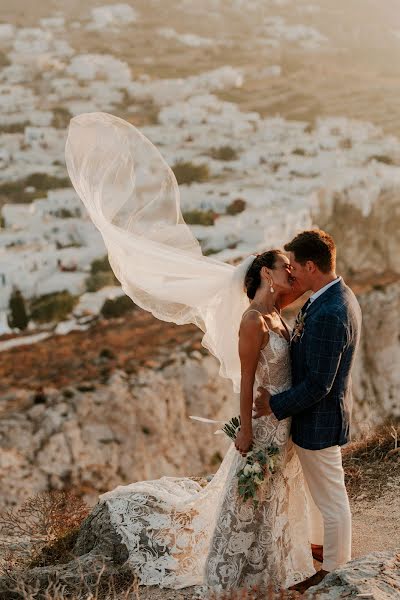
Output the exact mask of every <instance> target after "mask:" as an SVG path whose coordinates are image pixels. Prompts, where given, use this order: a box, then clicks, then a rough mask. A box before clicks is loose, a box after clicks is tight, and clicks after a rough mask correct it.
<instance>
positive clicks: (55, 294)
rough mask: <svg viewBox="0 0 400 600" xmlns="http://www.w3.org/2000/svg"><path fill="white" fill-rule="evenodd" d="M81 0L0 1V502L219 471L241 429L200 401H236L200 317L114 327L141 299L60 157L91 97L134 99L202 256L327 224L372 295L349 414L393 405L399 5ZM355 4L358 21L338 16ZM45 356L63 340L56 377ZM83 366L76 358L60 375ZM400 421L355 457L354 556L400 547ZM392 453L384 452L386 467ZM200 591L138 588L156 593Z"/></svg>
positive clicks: (372, 422) (360, 419) (222, 406)
mask: <svg viewBox="0 0 400 600" xmlns="http://www.w3.org/2000/svg"><path fill="white" fill-rule="evenodd" d="M357 1H358V0H357ZM385 1H386V0H385ZM6 2H7V3H8V2H9V0H6ZM387 2H388V3H390V2H391V0H387ZM81 4H82V6H79V7H77V6H74V7H69V6H68V7H67V6H66V7H65V9H63V10H55V9H54V8H53V5H52V4H51V3H50V2H49V3H48V5H49V6H48V7H47V6H46V3H43V6H41V7H40V8H38V7H36V8H35V7H34V6H33V4H32V5H31V4H30V3H29V6H28V4H27V6H26V12H23V11H20V12H19V13H18V14H16V16H15V18H14V19H7V14H8V12H10V11H11V12H12V6H11V4H9V7H7V6H6V5H5V7H4V9H2V8H1V6H0V361H1V360H2V358H3V372H4V373H5V375H4V382H3V389H4V387H5V386H6V384H7V382H8V381H12V382H13V385H12V387H10V389H7V390H5V391H4V393H3V392H2V395H3V398H2V404H1V405H0V414H1V420H0V441H1V446H2V448H1V449H0V481H1V486H0V501H1V503H3V504H4V505H5V506H7V507H9V506H16V505H18V503H20V502H22V501H23V500H25V499H26V498H27V497H28V496H29V493H33V492H34V493H40V492H43V491H45V490H69V489H73V490H79V491H80V493H81V496H82V498H83V499H84V500H85V501H86V502H88V503H89V505H91V506H93V505H94V504H95V503H96V501H97V498H98V495H99V493H103V492H105V491H107V490H108V489H112V488H113V487H114V486H116V485H119V484H121V483H128V482H130V481H133V480H140V479H149V478H157V477H162V476H163V475H167V476H177V475H181V474H182V473H187V472H190V473H193V475H194V476H204V475H205V474H207V475H209V473H210V472H213V471H215V470H216V469H217V467H218V465H219V463H220V462H221V460H222V457H223V455H224V452H225V450H226V447H227V446H226V444H225V443H224V440H221V439H220V437H217V438H215V437H214V436H213V431H214V429H210V428H209V426H205V429H203V428H202V426H199V425H198V424H197V425H194V424H193V423H189V421H190V420H189V415H190V414H193V413H194V414H202V415H204V416H209V417H212V418H216V419H226V418H229V417H230V416H232V414H234V411H236V410H237V398H236V397H235V396H234V395H233V394H232V390H231V386H230V384H229V383H228V382H227V381H226V380H223V379H222V378H221V377H219V375H218V365H217V363H216V360H215V359H214V358H213V357H212V356H209V355H208V354H207V352H206V351H205V350H204V348H202V347H201V343H200V334H199V335H197V334H193V331H192V330H190V329H188V330H187V331H184V333H183V334H181V335H179V334H178V333H176V331H175V330H171V331H170V330H169V329H168V330H167V328H166V325H165V324H161V325H159V324H154V321H155V320H154V319H152V317H151V316H149V315H147V314H144V313H143V315H142V316H140V315H139V317H138V318H137V320H135V318H133V320H130V321H127V323H128V325H127V328H129V327H137V328H138V332H139V333H138V338H137V339H135V331H132V332H130V333H129V335H130V337H129V338H127V340H128V342H129V344H130V345H129V347H128V348H127V349H126V350H125V349H124V348H122V349H121V346H122V345H123V343H122V342H121V344H120V346H119V345H118V343H119V342H118V337H121V338H122V332H123V330H124V327H125V325H124V318H125V316H126V315H129V314H131V313H130V311H132V309H133V308H135V307H133V306H132V303H131V302H130V301H129V300H128V299H127V298H126V297H125V295H124V293H123V291H122V289H121V287H120V285H119V282H118V280H117V279H116V277H115V276H114V274H113V272H112V270H111V268H110V265H109V263H108V259H107V253H106V248H105V246H104V243H103V240H102V238H101V236H100V234H99V232H98V231H97V230H96V228H95V227H94V225H93V223H92V221H91V220H90V218H89V216H88V215H87V213H86V210H85V208H84V206H83V204H82V202H81V200H80V199H79V197H78V195H77V194H76V192H75V190H74V189H73V187H72V184H71V182H70V180H69V177H68V173H67V169H66V165H65V158H64V152H65V142H66V137H67V131H68V125H69V121H70V119H71V118H72V117H74V116H76V115H79V114H81V113H84V112H93V111H104V112H109V113H112V114H115V115H117V116H118V117H121V118H124V119H126V120H128V121H129V122H130V123H132V124H133V125H134V126H136V127H137V128H138V129H139V130H140V131H141V132H142V133H143V134H144V135H145V136H146V137H147V138H148V139H149V140H150V141H151V142H152V143H153V144H154V145H155V146H156V147H157V149H158V150H159V151H160V153H161V155H162V156H163V158H164V159H165V161H166V162H167V163H168V165H169V166H170V167H171V169H172V170H173V171H174V173H175V176H176V179H177V182H178V184H179V191H180V197H181V210H182V213H183V217H184V219H185V221H186V222H187V223H188V224H189V225H190V227H191V228H192V230H193V232H194V234H195V236H196V238H197V239H198V240H199V241H200V244H201V248H202V251H203V253H204V254H205V255H207V256H212V257H213V258H217V259H219V260H223V261H227V262H230V263H232V264H236V263H237V262H239V261H240V260H241V259H243V258H245V257H246V256H248V255H249V254H251V253H254V252H261V251H263V250H266V249H268V248H274V247H282V246H283V244H284V243H285V242H286V241H288V240H289V239H290V238H291V237H292V236H293V235H294V234H295V233H296V232H298V231H300V230H302V229H305V228H311V227H313V226H319V227H322V228H325V229H326V230H327V231H330V232H331V233H332V234H333V236H334V237H335V239H336V241H337V244H338V270H339V273H340V274H341V275H343V277H344V278H345V280H346V281H347V282H348V283H349V284H350V285H351V287H352V288H353V289H354V291H355V292H356V294H357V297H358V300H359V302H360V304H361V307H362V310H363V319H364V321H363V328H364V330H363V339H362V344H361V347H360V351H359V355H358V358H357V364H356V367H355V374H354V378H353V394H354V401H355V410H354V423H355V430H356V432H357V434H360V435H361V434H363V433H365V432H367V433H368V432H370V431H371V430H372V429H373V428H374V427H375V426H377V425H378V426H380V425H382V424H386V423H388V422H389V421H390V423H392V421H393V423H397V422H398V419H399V418H400V404H399V399H398V389H399V385H400V371H399V369H398V365H399V361H400V346H399V339H400V322H399V319H398V314H399V309H400V258H399V256H400V237H399V233H398V232H399V230H400V229H399V228H400V126H399V122H400V120H399V116H400V114H399V113H396V108H393V107H397V105H398V100H397V99H398V94H399V93H400V86H399V84H398V81H399V78H398V77H397V71H396V69H397V66H396V65H398V64H400V61H398V60H397V61H396V60H395V57H396V54H395V53H396V52H397V53H398V54H397V57H399V55H400V21H399V20H398V19H397V18H396V19H394V18H393V19H392V20H390V19H387V17H386V15H385V14H384V11H383V10H382V11H381V18H382V21H380V20H379V18H378V16H377V17H376V23H373V24H371V23H368V24H367V25H365V23H364V22H363V23H362V24H359V23H358V14H359V13H358V12H357V11H359V10H361V8H360V6H361V5H360V6H359V5H358V4H357V2H356V4H357V6H355V7H350V6H349V7H341V6H338V5H337V3H335V2H331V1H329V2H326V3H322V2H316V1H315V2H312V1H306V0H304V1H300V2H296V1H294V0H233V1H232V2H229V3H227V2H224V1H223V0H204V1H202V2H193V1H192V0H168V2H165V1H164V0H148V1H145V0H137V1H130V2H128V3H114V4H113V3H107V4H102V3H101V2H98V1H94V0H93V1H90V2H89V1H88V2H87V3H86V2H82V3H81ZM372 4H373V3H372ZM347 10H348V11H349V12H348V13H346V11H347ZM7 11H8V12H7ZM352 11H353V12H352ZM379 12H380V11H377V13H376V14H377V15H378V13H379ZM344 15H347V16H346V18H347V17H348V19H349V23H350V22H351V25H352V27H354V31H357V35H354V37H352V36H350V35H349V33H348V31H347V30H346V29H345V27H343V28H342V24H343V23H344V22H345V17H344ZM384 19H386V20H385V21H384ZM325 23H329V24H330V26H324V24H325ZM383 23H385V27H383ZM364 25H365V27H364ZM349 27H350V26H349ZM342 29H343V31H342ZM346 36H347V37H346ZM357 36H358V37H357ZM347 38H348V39H349V40H350V39H351V44H350V42H349V44H350V45H349V47H345V41H346V40H347ZM383 40H384V41H383ZM369 42H371V46H373V48H374V49H375V48H376V47H378V45H379V44H381V47H382V52H383V53H385V54H384V60H383V59H382V62H384V63H385V66H384V68H385V69H387V70H386V71H384V69H383V67H382V75H381V78H379V77H378V75H377V73H378V72H379V66H380V63H379V61H378V59H376V63H375V62H374V60H372V59H371V60H370V61H369V63H368V68H370V72H369V71H368V68H367V67H365V77H358V73H357V72H356V68H355V66H354V67H352V66H351V61H350V59H349V56H352V53H353V52H354V55H356V54H357V51H358V50H357V49H356V47H358V46H360V45H362V44H368V43H369ZM374 52H375V50H374ZM346 53H347V54H346ZM357 56H358V55H357ZM391 56H393V57H394V58H393V61H392V63H391V62H390V60H388V57H391ZM354 60H356V59H354ZM357 60H359V57H358V58H357ZM360 61H361V59H360ZM367 62H368V61H367ZM320 65H322V66H320ZM360 65H361V66H360ZM364 66H365V64H364V63H363V62H362V61H361V62H359V63H357V68H360V69H361V68H364ZM352 69H353V70H352ZM374 69H375V70H374ZM390 69H392V70H390ZM346 86H349V88H348V90H347V93H346ZM295 308H296V310H297V307H295ZM378 310H379V318H378V317H377V311H378ZM137 312H138V313H140V311H139V310H138V311H137ZM294 314H295V312H294V311H292V312H290V311H289V312H288V315H287V317H288V319H289V320H290V319H292V318H293V316H294ZM164 326H165V328H164V329H163V327H164ZM113 327H114V330H113ZM97 328H98V329H97ZM146 329H148V331H149V333H146ZM177 329H179V328H177ZM193 329H194V328H193ZM164 330H165V339H166V340H167V342H168V344H167V343H166V345H165V348H164V347H162V344H163V340H164V338H163V335H164ZM103 331H104V332H105V333H104V334H103V333H101V332H103ZM74 335H76V336H80V337H76V338H74V337H72V336H74ZM101 336H104V337H101ZM153 336H154V340H153V341H152V337H153ZM123 339H125V338H123ZM160 340H161V342H160V343H161V347H156V344H158V342H159V341H160ZM64 343H65V344H66V351H65V354H66V356H71V359H70V362H71V365H72V366H71V371H68V372H66V375H65V377H64V379H63V380H62V381H63V383H62V385H61V384H59V383H58V382H59V380H60V381H61V379H57V377H58V373H56V371H57V370H60V368H59V366H56V367H52V365H51V364H50V363H51V360H49V356H50V357H51V355H52V353H53V354H54V357H55V359H56V358H57V361H58V360H59V357H58V356H57V357H56V349H57V346H59V348H60V349H61V347H62V345H63V344H64ZM152 343H153V344H154V346H152ZM42 344H43V346H42ZM44 344H49V345H48V346H45V345H44ZM113 344H114V345H113ZM97 345H98V347H97ZM93 347H96V349H95V351H94V350H93ZM24 348H25V349H26V351H27V354H26V355H24V354H23V349H24ZM77 348H79V349H80V351H81V352H82V355H84V354H85V353H86V352H87V354H88V358H87V363H93V364H95V365H96V368H97V367H98V371H95V370H93V371H91V370H90V369H87V371H85V370H84V369H83V368H82V370H81V371H80V370H79V369H80V368H81V367H82V364H83V363H84V362H85V360H86V359H85V357H79V356H78V357H75V353H76V354H79V353H80V351H78V350H77ZM143 348H144V349H143ZM136 350H137V354H138V357H136V355H135V356H134V359H135V360H133V361H132V363H134V365H133V367H132V368H131V369H128V368H127V369H125V365H126V364H129V365H131V363H130V362H129V360H130V359H129V360H128V359H126V355H128V354H129V353H131V354H132V355H134V354H135V352H136ZM35 352H37V357H36V358H35V357H34V356H33V355H34V353H35ZM119 352H120V353H121V355H123V360H122V359H121V361H119V360H118V358H119V356H118V353H119ZM14 353H15V354H14ZM60 354H61V350H60ZM89 355H90V356H89ZM93 357H94V358H93ZM136 358H137V360H136ZM139 359H140V360H139ZM25 360H26V361H27V365H29V366H27V369H29V368H32V365H33V368H34V369H35V368H36V370H37V373H36V371H34V373H33V374H32V376H31V377H30V378H29V377H26V379H24V381H23V382H22V383H21V384H20V383H19V381H18V378H19V374H18V373H19V372H21V373H22V367H21V366H20V365H18V367H19V369H20V371H18V372H16V373H17V374H16V375H13V374H12V372H11V371H12V369H11V368H9V364H11V365H12V364H13V362H14V361H15V364H16V363H23V362H24V361H25ZM41 360H42V361H47V360H49V373H51V375H49V376H48V377H47V375H46V376H44V375H43V372H44V368H43V370H40V369H39V367H38V365H39V364H40V361H41ZM68 360H69V359H68V358H67V359H64V363H63V362H62V361H61V360H60V362H57V361H56V360H55V363H54V364H55V365H59V364H61V365H62V364H66V362H67V361H68ZM124 360H125V362H124ZM35 361H36V362H35ZM135 361H136V362H135ZM121 365H122V366H121ZM51 367H52V368H51ZM74 369H76V371H77V373H78V374H79V375H76V378H75V379H73V380H72V378H71V381H70V382H68V385H67V384H66V383H65V381H64V380H67V379H68V377H69V376H70V373H72V372H73V370H74ZM81 372H84V373H85V376H82V381H81V380H80V379H79V378H80V373H81ZM87 373H89V375H90V373H95V375H93V378H92V379H90V377H89V375H87ZM98 373H101V376H98ZM51 377H53V380H52V379H51ZM15 382H16V383H15ZM56 382H57V383H56ZM171 405H173V406H174V408H175V410H174V411H171V408H170V407H171ZM207 427H208V429H207ZM396 427H397V426H396ZM396 427H394V426H393V425H392V429H393V431H391V434H390V435H391V436H392V437H391V438H390V444H391V445H390V449H389V447H388V448H386V446H385V454H384V453H383V450H382V452H381V453H379V452H376V455H374V462H373V464H372V465H363V464H362V460H363V459H358V458H357V457H356V458H355V459H354V461H353V462H352V463H351V468H353V470H354V473H353V472H352V473H353V474H352V476H351V477H352V479H351V485H352V486H353V487H352V488H351V490H352V491H351V502H352V510H353V511H354V523H355V532H356V533H355V536H356V537H355V549H356V550H355V552H356V556H357V557H361V556H364V554H366V553H367V552H372V551H374V552H375V551H379V552H384V551H386V550H390V552H391V555H390V560H392V553H393V548H394V547H395V545H396V544H395V540H394V537H395V536H394V534H393V532H394V531H395V528H396V523H398V519H399V518H400V506H399V502H398V499H399V494H398V489H399V486H400V473H399V471H398V468H399V467H398V462H396V460H397V461H398V456H399V455H398V453H397V450H398V446H399V443H398V435H399V430H398V427H397V429H396ZM177 432H178V433H179V435H178V436H177ZM204 432H206V433H204ZM177 438H179V440H178V439H177ZM392 438H393V439H392ZM385 443H386V442H385ZM382 444H383V442H382ZM392 446H393V449H394V450H395V452H394V453H392V454H390V452H391V451H392ZM382 447H383V446H382ZM388 455H389V458H388ZM357 456H358V455H357ZM357 460H360V462H359V463H357ZM368 460H369V459H368ZM360 465H361V466H360ZM381 465H384V468H382V469H381ZM362 468H363V469H364V470H363V471H362V475H363V478H362V480H361V478H360V473H361V469H362ZM368 468H369V470H368ZM357 469H358V471H357ZM380 469H381V470H382V473H383V471H385V473H386V471H387V470H389V469H391V470H392V477H391V479H390V480H389V482H386V481H385V482H384V483H382V481H383V479H382V481H381V479H379V472H380ZM357 477H358V479H357ZM382 477H383V475H382ZM378 480H379V482H378V483H376V481H378ZM354 482H355V483H354ZM378 485H379V494H378V492H377V491H376V487H375V486H378ZM377 494H378V496H379V501H378V500H376V496H377ZM388 507H389V508H388ZM383 512H385V515H384V516H382V513H383ZM366 523H367V524H368V527H365V525H366ZM364 529H366V530H368V531H364ZM0 537H1V536H0ZM388 561H389V559H388ZM385 564H386V563H385ZM390 564H391V563H390ZM0 566H1V561H0ZM368 568H369V567H368ZM388 568H389V567H388ZM371 569H372V567H371ZM390 572H391V571H390ZM396 577H397V575H396ZM396 581H397V580H396ZM399 586H400V583H399ZM0 587H1V586H0ZM366 589H367V588H366V587H365V586H364V587H362V586H361V587H360V588H357V592H358V593H359V594H361V595H360V597H370V596H362V594H363V593H369V592H368V590H367V592H365V590H366ZM399 589H400V587H399ZM0 592H1V590H0ZM343 593H344V592H343ZM146 594H148V595H146ZM195 597H196V596H193V595H191V592H190V591H188V592H187V593H186V592H183V591H182V594H181V595H180V594H177V595H175V596H168V595H165V596H164V595H157V594H156V593H153V592H152V591H151V589H150V590H149V591H148V592H143V600H158V599H163V600H169V599H170V598H177V600H189V598H195ZM330 597H331V596H329V598H330ZM339 597H340V598H341V597H342V596H332V598H339ZM371 597H372V596H371ZM387 597H388V598H389V596H387ZM394 597H395V596H393V598H394ZM140 598H142V595H141V596H140ZM326 598H328V596H326ZM377 598H378V596H377ZM380 598H381V597H379V599H380ZM382 598H384V600H386V596H382ZM390 598H391V597H390Z"/></svg>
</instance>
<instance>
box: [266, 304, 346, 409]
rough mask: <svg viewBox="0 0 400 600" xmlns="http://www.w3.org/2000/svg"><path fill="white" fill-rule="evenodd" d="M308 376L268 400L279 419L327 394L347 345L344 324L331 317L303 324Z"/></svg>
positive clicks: (333, 316) (314, 402)
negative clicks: (305, 331) (305, 335)
mask: <svg viewBox="0 0 400 600" xmlns="http://www.w3.org/2000/svg"><path fill="white" fill-rule="evenodd" d="M307 328H308V331H307V337H308V339H307V343H306V344H305V346H306V349H305V352H306V365H307V376H306V378H305V379H304V381H302V382H301V383H299V384H298V385H295V386H293V387H292V388H290V389H289V390H287V391H286V392H282V393H280V394H276V395H275V396H272V397H271V399H270V407H271V409H272V412H273V413H274V415H275V416H276V417H277V419H279V420H282V419H286V418H287V417H291V416H293V415H296V414H297V413H300V412H302V411H303V410H306V409H307V408H309V407H310V406H313V405H314V404H317V402H320V401H321V400H322V399H323V398H324V397H325V396H327V394H329V392H330V390H331V388H332V385H333V382H334V380H335V377H336V373H337V371H338V368H339V365H340V361H341V358H342V353H343V350H344V349H345V347H346V344H347V328H346V326H345V324H344V323H343V322H342V321H341V320H340V319H339V318H338V317H337V316H336V315H334V314H333V315H332V314H327V315H322V316H321V317H319V318H318V317H317V318H314V319H312V321H311V322H309V323H306V329H307Z"/></svg>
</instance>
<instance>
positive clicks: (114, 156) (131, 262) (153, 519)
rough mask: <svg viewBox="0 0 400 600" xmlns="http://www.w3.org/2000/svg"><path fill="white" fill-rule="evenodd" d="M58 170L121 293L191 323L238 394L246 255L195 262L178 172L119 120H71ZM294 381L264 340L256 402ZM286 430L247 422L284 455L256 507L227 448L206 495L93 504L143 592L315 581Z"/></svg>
mask: <svg viewBox="0 0 400 600" xmlns="http://www.w3.org/2000/svg"><path fill="white" fill-rule="evenodd" d="M66 163H67V168H68V173H69V175H70V178H71V181H72V183H73V185H74V187H75V189H76V191H77V193H78V194H79V196H80V198H81V200H82V201H83V203H84V204H85V206H86V208H87V211H88V213H89V215H90V217H91V219H92V220H93V222H94V224H95V225H96V227H97V228H98V229H99V231H100V233H101V235H102V237H103V240H104V243H105V245H106V247H107V250H108V256H109V260H110V264H111V266H112V268H113V270H114V273H115V274H116V276H117V277H118V279H119V281H120V282H121V287H122V289H123V290H124V291H125V293H126V294H127V295H128V296H130V298H132V300H133V301H134V302H135V303H136V304H137V305H139V306H141V307H142V308H143V309H145V310H148V311H150V312H152V313H153V315H154V316H156V317H157V318H159V319H163V320H165V321H170V322H174V323H177V324H183V323H194V324H195V325H197V326H198V327H199V328H200V329H201V330H202V331H203V332H204V336H203V339H202V344H203V346H204V347H205V348H207V349H208V350H209V351H210V352H211V353H212V354H213V355H214V356H215V357H216V358H217V359H218V361H219V363H220V374H221V376H222V377H226V378H229V379H230V380H231V381H232V384H233V389H234V391H235V392H238V391H239V390H240V360H239V353H238V343H237V342H238V332H239V326H240V321H241V317H242V314H243V313H244V311H245V310H246V309H248V306H249V301H248V298H247V297H246V294H245V293H244V289H243V284H244V277H245V274H246V272H247V269H248V268H249V266H250V265H251V263H252V261H253V260H254V256H250V257H247V258H246V259H245V260H244V261H243V262H242V263H241V264H240V265H239V266H234V265H231V264H227V263H224V262H222V261H218V260H215V259H213V258H211V257H207V256H203V254H202V252H201V248H200V245H199V242H198V241H197V240H196V238H195V237H194V235H193V233H192V231H191V229H190V227H188V226H187V224H186V223H185V221H184V219H183V217H182V213H181V209H180V201H179V189H178V185H177V182H176V179H175V177H174V174H173V173H172V171H171V169H170V168H169V167H168V165H167V164H166V162H165V161H164V159H163V158H162V156H161V155H160V153H159V152H158V150H157V149H156V148H155V146H154V145H153V144H152V143H151V142H150V141H149V140H148V139H147V138H145V136H143V135H142V134H141V133H140V132H139V131H138V130H137V129H136V128H135V127H133V126H132V125H131V124H129V123H127V122H126V121H123V120H122V119H119V118H117V117H114V116H113V115H109V114H106V113H88V114H83V115H79V116H78V117H74V118H73V119H72V120H71V123H70V127H69V133H68V139H67V144H66ZM290 379H291V376H290V361H289V347H288V342H287V341H286V340H285V339H284V338H282V337H280V336H279V335H278V334H276V333H274V332H272V331H271V332H270V339H269V342H268V344H267V346H266V347H265V348H264V349H263V350H262V352H261V354H260V360H259V364H258V368H257V372H256V377H255V392H256V389H257V388H258V387H265V388H266V389H268V390H269V391H270V392H271V393H272V394H274V393H279V392H281V391H284V390H285V389H287V388H288V387H289V386H290ZM232 416H235V415H232ZM289 428H290V423H289V421H288V420H286V421H282V422H279V423H278V421H277V420H276V419H275V417H274V416H269V417H262V418H261V419H259V420H257V421H255V422H254V438H255V443H256V444H260V445H261V446H264V447H267V446H269V445H270V444H272V443H274V444H275V445H277V446H278V447H279V449H280V456H281V460H280V467H279V469H278V470H277V472H276V473H274V474H273V475H271V476H270V477H268V478H267V479H266V480H265V482H264V483H263V485H262V486H261V490H260V502H259V505H258V507H257V508H254V505H253V504H252V501H248V502H246V503H243V502H242V500H241V499H240V498H238V496H237V491H236V487H237V479H236V473H237V471H238V470H239V469H240V468H242V467H243V466H244V461H245V459H244V458H243V457H242V456H241V455H240V454H239V453H238V452H237V451H236V449H235V448H234V446H233V445H232V446H231V448H230V449H229V451H228V452H227V454H226V456H225V458H224V460H223V462H222V464H221V466H220V468H219V469H218V471H217V473H216V474H215V475H214V477H213V478H212V480H211V482H210V483H208V484H207V485H206V486H204V485H202V483H201V482H200V481H198V480H196V479H193V478H190V477H181V478H175V477H163V478H161V479H159V480H157V481H143V482H137V483H133V484H130V485H127V486H119V487H117V488H116V489H115V490H112V491H110V492H108V493H106V494H103V495H102V496H101V498H100V501H101V502H106V503H107V505H108V509H109V512H110V518H111V520H112V522H113V524H114V526H115V528H116V530H117V531H118V532H119V533H120V535H121V537H122V540H123V542H124V543H125V545H126V547H127V549H128V553H129V558H128V560H129V563H130V564H131V565H132V567H133V569H134V570H135V571H136V572H137V574H138V576H139V578H140V581H141V583H142V584H144V585H159V586H164V587H170V588H175V589H178V588H182V587H186V586H192V585H201V586H204V589H214V590H219V589H227V588H230V587H232V588H238V587H243V586H252V585H257V586H258V587H259V588H260V589H263V588H265V587H269V586H273V587H276V588H278V587H280V586H287V585H290V584H292V583H294V582H296V581H299V580H302V579H304V578H306V577H307V576H308V575H310V574H312V573H313V572H314V569H313V565H312V558H311V552H310V549H309V539H308V531H307V506H306V498H305V492H304V482H303V477H302V472H301V468H300V465H299V461H298V459H297V456H296V455H295V453H294V451H293V448H292V446H291V442H290V440H289Z"/></svg>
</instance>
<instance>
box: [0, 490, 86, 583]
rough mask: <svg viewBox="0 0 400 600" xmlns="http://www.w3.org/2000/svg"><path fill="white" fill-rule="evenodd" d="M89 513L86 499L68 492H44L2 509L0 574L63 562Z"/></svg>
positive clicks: (7, 574)
mask: <svg viewBox="0 0 400 600" xmlns="http://www.w3.org/2000/svg"><path fill="white" fill-rule="evenodd" d="M88 514H89V507H88V506H87V505H86V504H85V502H84V501H83V500H81V499H80V498H78V497H77V496H75V495H74V494H71V493H69V492H62V491H50V492H43V493H40V494H37V495H36V496H33V497H32V498H28V500H26V501H25V502H24V503H23V504H22V505H21V506H20V507H19V508H14V509H8V510H4V511H2V512H1V513H0V531H1V547H2V550H3V559H2V562H1V563H0V574H2V575H5V576H11V575H12V574H13V573H15V572H16V571H20V570H24V569H26V568H32V567H37V566H43V565H50V564H58V563H64V562H66V561H67V560H69V559H70V557H71V552H72V548H73V546H74V543H75V539H76V535H77V533H78V531H79V527H80V525H81V524H82V521H83V520H84V519H85V517H86V516H87V515H88Z"/></svg>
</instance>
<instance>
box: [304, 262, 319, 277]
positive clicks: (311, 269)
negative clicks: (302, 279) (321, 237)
mask: <svg viewBox="0 0 400 600" xmlns="http://www.w3.org/2000/svg"><path fill="white" fill-rule="evenodd" d="M305 267H306V269H307V271H308V272H309V273H311V274H312V273H315V272H316V271H318V267H317V265H316V264H315V262H314V261H313V260H307V262H306V264H305Z"/></svg>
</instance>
